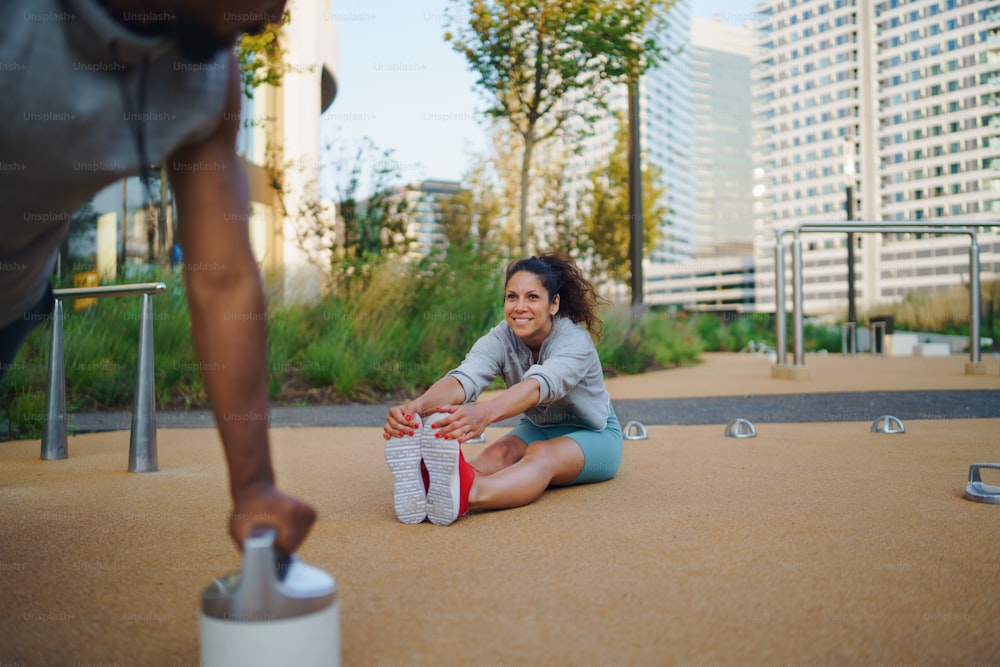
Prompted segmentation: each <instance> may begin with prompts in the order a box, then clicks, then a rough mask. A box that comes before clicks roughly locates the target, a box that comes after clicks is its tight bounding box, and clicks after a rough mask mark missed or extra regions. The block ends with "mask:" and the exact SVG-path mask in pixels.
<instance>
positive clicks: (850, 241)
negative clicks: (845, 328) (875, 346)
mask: <svg viewBox="0 0 1000 667" xmlns="http://www.w3.org/2000/svg"><path fill="white" fill-rule="evenodd" d="M853 219H854V187H853V186H852V185H850V184H848V186H847V221H848V222H850V221H852V220H853ZM854 283H855V279H854V234H853V232H847V321H848V322H850V323H851V324H854V325H855V326H854V327H852V328H851V352H852V353H853V354H857V351H858V328H857V323H858V313H857V309H856V308H855V301H856V296H855V293H854Z"/></svg>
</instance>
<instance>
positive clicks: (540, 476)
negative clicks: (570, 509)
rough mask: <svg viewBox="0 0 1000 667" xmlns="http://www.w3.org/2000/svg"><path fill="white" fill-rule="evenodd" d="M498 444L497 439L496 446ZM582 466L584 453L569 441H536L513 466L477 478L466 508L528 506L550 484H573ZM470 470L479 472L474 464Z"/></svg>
mask: <svg viewBox="0 0 1000 667" xmlns="http://www.w3.org/2000/svg"><path fill="white" fill-rule="evenodd" d="M499 443H500V441H499V440H498V441H497V443H496V444H499ZM487 449H489V448H487ZM484 453H485V450H484ZM476 461H479V458H477V459H476ZM584 463H585V458H584V455H583V450H582V449H580V445H578V444H577V443H576V441H575V440H573V439H572V438H567V437H559V438H553V439H551V440H538V441H536V442H533V443H531V446H529V447H527V448H526V449H525V451H524V455H523V456H522V457H521V458H520V460H518V461H517V462H516V463H514V464H512V465H509V466H507V467H505V468H503V469H501V470H499V471H498V472H496V473H493V474H492V475H477V476H476V479H475V481H474V482H473V483H472V488H471V489H470V491H469V509H470V510H487V509H507V508H510V507H521V506H522V505H527V504H528V503H531V502H532V501H534V500H536V499H537V498H538V497H539V496H541V495H542V493H544V491H545V489H547V488H548V487H549V486H550V485H552V484H556V485H560V484H569V483H570V482H572V481H573V480H574V479H576V478H577V477H578V476H579V475H580V471H581V470H583V465H584ZM473 467H476V468H477V469H478V466H476V465H475V464H473Z"/></svg>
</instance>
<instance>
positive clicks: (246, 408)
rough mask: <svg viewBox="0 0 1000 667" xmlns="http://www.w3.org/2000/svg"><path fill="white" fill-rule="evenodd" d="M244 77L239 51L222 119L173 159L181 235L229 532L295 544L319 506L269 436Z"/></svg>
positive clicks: (261, 297)
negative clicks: (291, 486) (222, 460)
mask: <svg viewBox="0 0 1000 667" xmlns="http://www.w3.org/2000/svg"><path fill="white" fill-rule="evenodd" d="M239 90H240V89H239V79H238V70H237V65H236V61H235V58H232V59H231V62H230V80H229V83H228V90H227V101H226V105H225V112H224V116H223V120H222V121H221V123H220V124H219V126H218V128H217V129H216V130H215V132H214V133H213V134H212V135H211V136H210V137H209V138H208V139H207V140H205V141H204V142H201V143H199V144H197V145H191V146H187V147H184V148H182V149H181V150H179V151H178V152H177V153H175V154H174V155H173V156H171V158H170V164H169V169H170V176H171V183H172V185H173V188H174V192H175V196H176V199H177V208H178V237H179V241H180V245H181V248H182V249H183V251H184V263H185V269H184V278H185V283H186V288H187V296H188V304H189V307H190V311H191V326H192V333H193V337H194V344H195V351H196V353H197V355H198V359H199V361H200V362H201V367H202V369H204V370H203V372H202V378H203V380H204V382H205V388H206V390H207V392H208V397H209V400H210V402H211V404H212V411H213V413H214V415H215V421H216V424H217V426H218V429H219V435H220V437H221V439H222V446H223V449H224V450H225V455H226V461H227V465H228V468H229V484H230V491H231V494H232V497H233V503H234V507H233V514H232V517H231V520H230V533H231V534H232V537H233V539H234V540H236V542H237V544H238V545H241V544H242V543H243V540H244V538H245V537H246V534H247V532H248V531H249V528H250V526H251V525H253V524H256V523H266V524H272V525H275V526H276V527H277V528H278V533H279V534H278V541H277V546H278V548H280V549H284V550H286V551H294V550H295V549H296V548H297V547H298V545H299V544H300V543H301V542H302V540H303V539H304V538H305V536H306V534H307V533H308V532H309V528H310V526H311V525H312V523H313V521H315V511H314V510H313V509H312V508H311V507H309V506H308V505H305V504H303V503H301V502H299V501H297V500H296V499H294V498H291V497H289V496H286V495H284V494H282V493H280V492H278V491H277V490H276V489H275V488H274V483H275V480H274V470H273V468H272V465H271V456H270V445H269V439H268V409H269V401H268V394H267V384H268V378H267V372H268V367H267V305H266V303H265V300H264V293H263V288H262V286H261V280H260V274H259V271H258V268H257V264H256V261H255V259H254V256H253V252H252V250H251V246H250V237H249V232H248V215H249V208H248V194H247V183H246V177H245V175H244V173H243V170H242V167H241V165H240V162H239V159H238V157H237V155H236V148H235V146H236V134H237V131H238V129H239V105H240V97H239Z"/></svg>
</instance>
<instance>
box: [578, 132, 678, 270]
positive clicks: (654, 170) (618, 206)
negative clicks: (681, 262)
mask: <svg viewBox="0 0 1000 667" xmlns="http://www.w3.org/2000/svg"><path fill="white" fill-rule="evenodd" d="M661 174H662V169H660V168H659V167H658V166H656V165H654V164H647V165H646V167H645V169H644V170H643V172H642V221H643V230H644V234H645V238H646V240H647V242H646V243H645V244H644V246H643V254H644V256H645V257H648V256H649V252H650V249H652V248H653V247H654V246H655V245H656V243H657V241H658V240H659V238H660V229H661V223H662V222H663V219H664V217H665V216H666V214H667V210H666V209H665V208H664V206H663V205H662V204H661V201H662V198H663V195H664V193H665V192H666V188H665V187H664V186H662V185H660V182H659V181H660V176H661ZM628 179H629V174H628V123H627V122H626V121H625V120H624V119H623V118H621V117H620V116H619V123H618V128H617V130H616V131H615V145H614V148H613V149H612V151H611V154H610V155H609V156H608V159H607V161H606V162H605V163H604V164H599V165H598V166H597V167H595V168H594V169H593V170H592V171H591V172H590V186H589V188H588V190H587V192H586V193H585V194H584V196H583V202H582V208H583V211H584V213H583V231H584V234H585V235H586V237H587V238H588V240H589V246H590V248H591V250H592V252H593V255H592V257H591V259H592V260H593V261H594V268H595V270H596V272H598V273H603V274H604V275H605V276H606V277H608V278H612V279H615V280H621V281H624V282H628V280H629V278H630V275H631V268H630V267H631V264H630V262H629V240H630V238H631V233H630V231H631V230H630V226H629V196H628Z"/></svg>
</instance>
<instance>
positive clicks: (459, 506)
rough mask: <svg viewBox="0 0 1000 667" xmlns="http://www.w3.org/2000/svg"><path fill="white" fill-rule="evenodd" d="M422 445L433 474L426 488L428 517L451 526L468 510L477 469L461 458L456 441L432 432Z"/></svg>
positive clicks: (440, 524) (428, 432)
mask: <svg viewBox="0 0 1000 667" xmlns="http://www.w3.org/2000/svg"><path fill="white" fill-rule="evenodd" d="M426 432H427V437H426V438H425V439H424V441H423V443H422V450H421V451H422V452H423V457H424V463H425V465H426V466H427V471H428V473H429V474H430V486H429V487H428V489H427V518H429V519H430V520H431V523H434V524H437V525H439V526H448V525H450V524H452V523H454V522H455V519H457V518H458V517H460V516H464V515H465V514H466V513H468V511H469V490H470V489H471V488H472V482H473V480H475V478H476V470H475V468H473V467H472V466H471V465H469V464H468V463H467V462H466V460H465V457H464V456H462V448H461V446H460V445H459V443H458V441H457V440H445V439H444V438H437V437H435V436H434V435H433V433H432V432H431V430H430V429H427V431H426Z"/></svg>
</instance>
